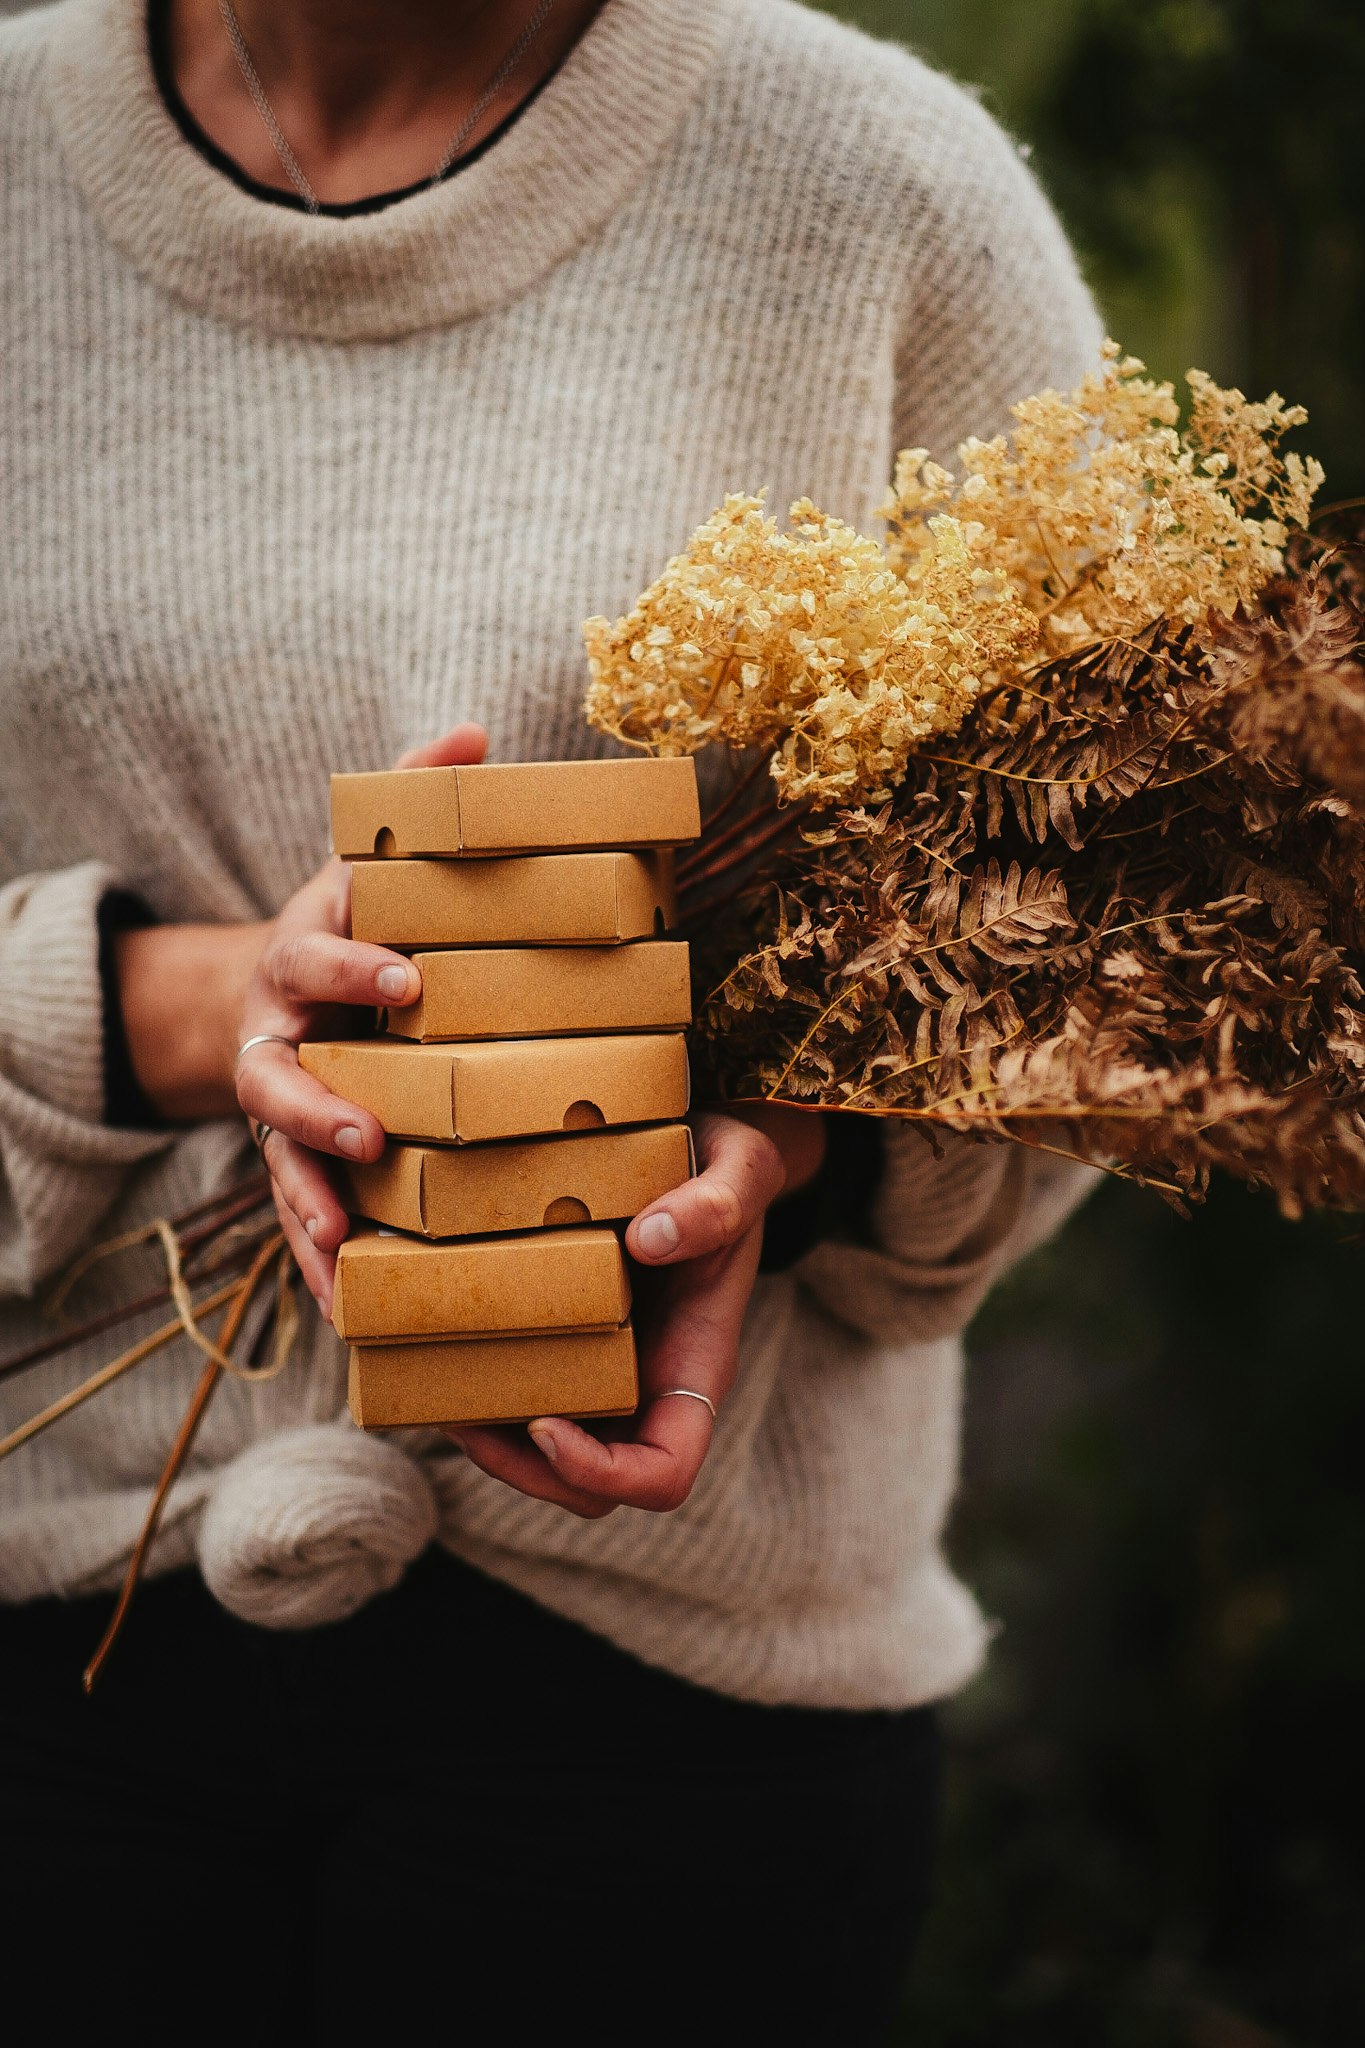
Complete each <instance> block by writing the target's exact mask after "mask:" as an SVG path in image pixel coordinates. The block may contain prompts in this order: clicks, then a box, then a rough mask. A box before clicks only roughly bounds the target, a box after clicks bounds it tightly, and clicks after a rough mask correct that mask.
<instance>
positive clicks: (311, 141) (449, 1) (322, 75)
mask: <svg viewBox="0 0 1365 2048" xmlns="http://www.w3.org/2000/svg"><path fill="white" fill-rule="evenodd" d="M600 5H601V0H555V4H554V5H553V6H552V8H551V10H550V13H549V15H548V17H547V19H546V20H545V22H544V25H543V26H542V27H541V29H540V30H539V32H538V33H537V35H536V39H535V42H534V44H533V45H532V47H531V48H530V49H529V50H528V51H527V53H526V55H525V58H524V60H523V62H521V63H520V64H519V65H518V66H517V68H516V71H515V72H514V74H513V75H512V76H511V77H510V78H508V80H507V81H506V83H505V85H504V86H503V88H502V89H501V90H500V91H499V93H498V95H497V97H496V99H495V100H494V101H493V102H492V103H490V105H489V106H488V108H487V109H486V111H485V112H484V114H483V115H482V117H481V118H480V119H479V121H478V123H477V125H476V127H475V128H473V129H472V130H471V132H470V133H469V135H468V137H467V138H466V146H467V147H471V148H472V147H473V146H474V145H475V144H476V143H478V142H479V141H480V140H481V139H482V138H483V136H484V135H486V134H488V133H489V132H491V130H492V129H493V128H495V127H496V126H497V124H498V123H499V122H500V121H502V120H504V119H505V118H506V116H507V115H508V114H509V113H510V112H511V111H512V110H513V109H514V108H515V107H516V106H517V105H518V103H519V102H520V101H521V100H522V99H523V98H524V97H525V96H526V94H527V93H528V92H529V91H531V90H532V89H533V87H534V86H535V85H536V84H537V83H538V82H539V81H540V80H541V79H542V78H543V77H544V76H545V75H546V74H547V72H548V71H549V70H551V69H552V68H553V67H554V66H555V65H556V64H557V63H558V62H559V61H560V60H561V59H562V58H563V57H564V56H565V55H566V54H567V52H568V50H569V49H570V48H571V46H572V44H573V43H574V42H575V41H576V40H577V38H578V37H579V36H580V35H581V34H582V32H583V30H584V29H585V28H586V27H587V25H588V23H589V21H590V20H591V18H592V16H593V15H594V14H595V13H596V12H597V10H598V7H599V6H600ZM234 8H235V12H236V15H237V19H238V21H239V23H240V25H241V30H242V35H243V37H244V39H245V42H246V45H247V48H248V50H249V52H250V55H251V60H252V63H253V64H254V66H255V69H256V72H257V74H258V76H259V78H260V81H261V84H262V87H263V88H264V91H265V93H266V96H267V98H268V100H269V103H270V107H271V111H272V112H273V114H274V116H275V118H276V120H277V121H278V123H279V125H280V128H281V129H282V131H283V133H284V135H285V136H286V138H287V140H288V142H289V145H290V148H291V149H292V150H293V152H294V154H295V156H296V158H297V159H298V162H299V164H300V166H301V167H302V169H303V171H304V173H305V175H306V176H307V178H308V181H309V183H310V184H311V185H312V187H313V189H314V190H315V191H316V192H317V194H318V196H319V197H320V198H321V199H323V200H324V201H329V202H338V203H346V202H349V201H353V200H356V199H363V198H366V197H368V196H369V195H370V194H372V193H375V192H383V191H389V190H394V189H397V188H398V187H401V186H404V185H407V184H415V183H417V182H418V181H420V179H421V178H422V177H424V176H425V175H426V174H427V173H428V172H429V171H430V170H431V168H432V166H433V165H434V164H435V163H436V161H437V160H438V158H439V157H440V155H441V152H442V150H443V148H444V147H445V145H446V144H447V143H448V141H449V139H450V137H451V136H452V135H453V134H454V133H455V132H456V131H457V130H458V128H459V126H460V124H461V122H462V121H463V120H465V119H466V118H467V117H468V115H469V113H470V112H471V110H472V109H473V108H474V107H475V106H476V105H477V103H478V101H479V99H480V97H481V96H482V94H483V93H484V92H485V91H486V89H487V87H488V85H489V84H490V82H491V80H492V78H493V76H494V74H495V73H496V72H497V69H498V67H499V65H500V64H501V63H502V61H503V59H504V58H505V57H506V56H507V54H508V52H509V51H510V50H511V49H512V47H513V45H514V44H515V43H516V41H517V39H518V37H519V36H520V35H521V34H522V33H523V31H524V30H525V29H527V28H528V27H529V25H530V24H531V23H532V22H533V20H534V19H535V18H536V16H537V14H538V13H539V11H540V0H405V4H404V5H403V6H401V7H395V6H393V5H392V4H391V0H234ZM170 55H171V65H172V68H173V71H174V74H175V80H176V85H177V88H178V90H179V91H180V93H181V96H182V97H183V99H184V100H185V103H186V105H187V106H188V107H189V109H190V112H191V113H192V114H193V115H194V117H195V119H196V120H197V121H198V122H199V124H200V126H201V127H202V128H203V129H204V130H205V132H206V133H207V134H208V135H209V136H211V137H212V139H213V140H214V141H215V142H216V143H217V144H218V145H219V147H220V148H221V149H223V150H225V151H226V153H227V154H228V155H229V156H231V157H232V158H233V160H234V161H235V162H236V163H238V164H240V165H241V167H242V169H243V170H245V171H246V172H248V174H249V175H250V176H252V177H253V178H255V179H256V180H257V181H258V182H259V183H262V184H266V185H271V186H274V187H277V188H279V189H281V190H287V189H289V187H290V180H289V178H288V175H287V173H286V172H285V171H284V170H283V168H282V166H281V164H280V160H279V158H278V156H277V155H276V154H275V150H274V146H273V144H272V142H271V140H270V137H269V135H268V133H267V132H266V129H265V127H264V125H263V124H262V122H261V119H260V115H259V114H258V112H257V110H256V108H255V106H254V105H253V103H252V100H251V96H250V94H249V92H248V90H247V87H246V84H245V82H244V80H243V78H242V74H241V72H240V70H239V68H238V65H237V61H236V58H235V56H234V54H233V51H232V46H231V44H230V42H229V40H228V37H227V35H226V33H225V30H224V26H223V22H222V17H221V14H220V9H219V0H171V13H170Z"/></svg>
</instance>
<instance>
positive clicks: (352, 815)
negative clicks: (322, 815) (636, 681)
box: [332, 758, 701, 859]
mask: <svg viewBox="0 0 1365 2048" xmlns="http://www.w3.org/2000/svg"><path fill="white" fill-rule="evenodd" d="M700 831H701V811H700V807H699V804H698V799H697V777H696V770H695V768H694V767H693V764H692V761H691V759H690V758H681V759H676V760H667V761H655V760H646V759H640V760H627V761H516V762H484V763H481V764H480V765H479V766H477V767H472V768H401V769H387V770H384V771H382V772H379V773H371V774H361V775H334V776H333V777H332V843H333V845H334V847H335V848H336V851H337V852H338V853H339V854H343V855H345V856H346V857H347V858H348V859H365V858H371V859H373V858H375V857H379V858H392V857H393V856H395V855H397V856H399V857H400V858H408V857H411V856H412V855H414V854H439V855H444V856H446V857H447V858H450V857H453V856H456V855H459V854H475V855H477V854H489V853H552V852H554V851H556V850H558V849H564V848H575V847H577V848H582V849H585V850H586V849H589V848H593V847H602V848H608V849H609V848H614V847H638V846H681V845H683V844H685V843H686V842H687V841H688V840H691V839H695V838H696V837H697V835H698V834H699V832H700Z"/></svg>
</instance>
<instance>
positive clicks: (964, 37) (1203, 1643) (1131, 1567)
mask: <svg viewBox="0 0 1365 2048" xmlns="http://www.w3.org/2000/svg"><path fill="white" fill-rule="evenodd" d="M829 11H830V12H831V13H835V14H840V15H843V16H844V17H845V18H846V19H848V20H851V21H856V22H857V23H859V24H860V25H861V26H862V27H864V28H867V29H869V30H871V31H872V32H874V33H876V34H879V35H886V36H891V37H894V38H895V39H896V40H897V41H900V42H904V43H908V44H909V45H910V46H911V47H912V48H914V49H916V50H918V51H919V52H920V53H921V54H922V55H923V56H925V57H927V58H928V59H929V60H930V61H931V62H933V63H935V64H938V65H940V66H941V67H943V68H945V69H947V70H949V71H951V72H952V73H954V75H956V76H957V77H959V78H961V79H963V80H967V81H970V82H971V83H973V84H974V85H976V86H978V87H980V88H982V89H983V94H984V98H985V103H986V105H987V106H988V107H990V108H991V110H992V111H993V112H994V113H995V114H996V115H997V116H998V117H999V118H1000V119H1001V120H1003V121H1004V122H1005V124H1006V126H1007V127H1009V129H1010V130H1011V131H1012V132H1013V133H1014V134H1015V135H1016V136H1017V137H1018V138H1019V139H1020V140H1021V141H1022V142H1024V143H1026V144H1028V145H1030V146H1031V148H1032V152H1033V163H1034V166H1035V168H1036V169H1037V171H1038V172H1039V175H1040V176H1041V177H1042V179H1043V182H1044V184H1045V185H1046V186H1047V189H1048V190H1049V192H1050V193H1051V195H1052V197H1053V199H1054V201H1055V203H1056V205H1057V206H1058V208H1059V210H1060V212H1061V214H1062V217H1063V219H1064V220H1065V221H1066V223H1067V226H1068V227H1069V229H1070V231H1071V234H1072V236H1073V238H1074V240H1075V241H1076V243H1077V246H1078V248H1079V250H1080V252H1081V256H1082V260H1083V262H1084V265H1085V268H1086V271H1087V274H1088V276H1089V277H1090V279H1091V281H1092V283H1093V284H1094V286H1095V289H1096V291H1097V293H1098V295H1099V298H1100V301H1101V303H1102V305H1103V307H1104V309H1105V313H1106V317H1107V320H1108V324H1109V328H1110V331H1111V333H1113V334H1114V335H1115V336H1116V337H1117V338H1118V339H1119V340H1121V341H1122V342H1123V343H1124V344H1125V345H1126V346H1127V347H1128V348H1130V349H1132V350H1133V351H1134V352H1135V353H1137V354H1139V355H1142V356H1144V357H1145V358H1146V359H1147V360H1148V361H1149V362H1150V363H1151V365H1152V366H1153V368H1154V369H1156V370H1158V371H1159V372H1160V373H1161V374H1162V375H1164V376H1171V377H1180V376H1181V375H1183V373H1184V371H1185V370H1186V369H1187V368H1188V367H1189V366H1190V365H1191V364H1192V363H1197V364H1199V365H1200V366H1201V367H1202V368H1204V369H1207V370H1209V371H1210V372H1212V374H1213V375H1215V376H1216V377H1218V378H1219V379H1220V380H1221V381H1223V382H1235V383H1239V384H1241V385H1242V386H1243V387H1244V388H1245V389H1248V390H1250V391H1252V392H1254V393H1255V394H1256V395H1258V396H1259V395H1262V394H1263V393H1264V392H1266V391H1268V390H1270V389H1271V388H1272V387H1278V388H1279V389H1280V390H1282V391H1284V392H1285V393H1286V394H1287V395H1289V396H1291V397H1293V398H1295V399H1298V400H1300V401H1301V402H1302V403H1304V404H1306V405H1308V406H1309V407H1310V409H1311V412H1312V423H1311V426H1310V428H1309V429H1308V430H1307V432H1306V433H1305V434H1304V435H1302V436H1301V437H1300V439H1301V440H1302V441H1303V443H1304V445H1306V446H1310V447H1311V448H1313V449H1314V451H1315V452H1317V453H1318V454H1319V455H1321V456H1322V458H1323V459H1324V460H1325V462H1326V464H1327V469H1328V479H1329V489H1328V496H1329V497H1332V498H1343V497H1348V496H1355V495H1357V494H1360V493H1362V492H1365V406H1363V405H1362V402H1361V391H1360V369H1359V366H1360V363H1361V360H1362V345H1361V335H1362V330H1363V329H1365V255H1363V253H1362V231H1363V224H1365V151H1362V148H1361V130H1362V125H1363V124H1362V120H1361V109H1362V104H1363V103H1365V8H1361V7H1360V6H1359V5H1358V4H1353V5H1351V6H1347V5H1345V4H1342V0H1316V4H1314V5H1312V6H1308V5H1303V4H1291V0H1142V4H1137V5H1135V4H1133V0H829ZM1363 1314H1365V1248H1363V1247H1362V1237H1361V1232H1360V1229H1359V1226H1357V1225H1351V1224H1341V1223H1336V1224H1332V1223H1327V1222H1322V1221H1319V1222H1312V1223H1308V1224H1299V1225H1291V1224H1288V1223H1284V1222H1282V1221H1281V1220H1280V1219H1279V1218H1278V1217H1277V1216H1276V1214H1275V1213H1274V1211H1273V1209H1272V1208H1271V1207H1270V1206H1269V1205H1268V1204H1267V1203H1265V1202H1262V1201H1257V1200H1254V1199H1252V1198H1251V1197H1249V1196H1247V1195H1244V1194H1242V1193H1241V1192H1240V1191H1238V1190H1236V1189H1234V1188H1231V1187H1220V1188H1218V1189H1216V1190H1215V1191H1214V1194H1213V1196H1212V1198H1211V1199H1210V1201H1209V1203H1208V1205H1207V1206H1206V1207H1205V1208H1204V1209H1203V1210H1201V1211H1200V1212H1199V1213H1198V1214H1197V1215H1196V1216H1195V1217H1194V1218H1193V1219H1192V1220H1190V1221H1183V1220H1181V1219H1180V1218H1178V1217H1175V1216H1173V1215H1171V1214H1170V1213H1169V1212H1168V1211H1167V1210H1166V1209H1165V1208H1164V1207H1163V1205H1162V1204H1161V1203H1160V1202H1159V1201H1158V1200H1157V1199H1156V1198H1155V1197H1154V1196H1144V1195H1142V1194H1139V1193H1137V1192H1135V1191H1132V1190H1129V1189H1125V1188H1122V1187H1119V1186H1117V1185H1110V1186H1107V1187H1106V1188H1105V1189H1104V1190H1103V1191H1102V1192H1101V1194H1100V1195H1099V1196H1098V1198H1097V1199H1096V1200H1095V1201H1094V1202H1093V1203H1092V1204H1091V1205H1090V1206H1089V1207H1088V1208H1087V1209H1086V1210H1084V1211H1083V1212H1082V1214H1081V1215H1080V1216H1079V1217H1078V1218H1077V1219H1076V1220H1075V1221H1074V1223H1073V1224H1072V1225H1071V1226H1070V1228H1069V1229H1068V1230H1067V1231H1066V1233H1065V1234H1064V1235H1063V1236H1062V1238H1061V1239H1060V1240H1059V1241H1058V1242H1057V1243H1056V1244H1054V1245H1053V1246H1051V1247H1049V1248H1048V1249H1047V1251H1046V1252H1044V1253H1043V1254H1042V1255H1041V1256H1040V1257H1038V1258H1037V1259H1035V1260H1034V1261H1033V1263H1032V1265H1031V1266H1030V1267H1029V1268H1027V1269H1026V1270H1024V1271H1023V1272H1021V1273H1020V1274H1018V1275H1017V1276H1016V1277H1015V1278H1014V1279H1013V1280H1012V1281H1011V1282H1010V1283H1009V1284H1008V1285H1007V1286H1006V1287H1005V1288H1003V1289H1002V1290H1001V1291H1000V1293H999V1294H998V1295H997V1296H996V1297H995V1298H994V1299H993V1300H992V1301H991V1303H990V1304H989V1305H988V1307H987V1309H986V1311H985V1312H984V1313H983V1314H982V1316H981V1317H980V1318H979V1320H978V1322H977V1324H976V1327H975V1329H974V1332H973V1338H972V1345H971V1350H972V1376H971V1385H970V1397H969V1403H968V1416H967V1438H966V1479H965V1485H964V1490H963V1495H962V1498H961V1501H960V1503H959V1506H958V1509H957V1513H956V1517H955V1520H954V1523H953V1529H952V1544H951V1547H952V1553H953V1557H954V1560H955V1562H956V1563H957V1565H958V1566H959V1568H960V1569H961V1570H962V1571H964V1572H965V1574H966V1576H967V1577H968V1578H969V1579H970V1580H971V1582H972V1583H973V1584H974V1585H975V1587H976V1588H977V1590H978V1591H979V1593H980V1594H981V1596H982V1598H983V1600H984V1602H985V1604H986V1606H987V1608H988V1610H989V1612H990V1613H991V1614H992V1615H993V1616H995V1617H996V1618H997V1619H998V1620H999V1621H1000V1623H1001V1625H1002V1627H1001V1634H1000V1637H999V1640H998V1642H997V1643H996V1646H995V1651H994V1655H993V1658H992V1662H991V1665H990V1668H989V1670H988V1672H987V1673H986V1675H985V1676H984V1678H982V1679H981V1680H980V1681H979V1682H978V1683H977V1684H976V1685H975V1686H974V1687H973V1688H971V1690H970V1691H969V1692H968V1693H967V1694H965V1695H964V1696H963V1698H961V1699H960V1700H958V1701H957V1702H955V1703H954V1705H953V1706H952V1708H951V1709H950V1712H949V1716H948V1719H949V1726H950V1742H951V1761H950V1767H949V1784H948V1811H947V1823H946V1838H945V1843H944V1852H943V1859H942V1869H941V1874H940V1886H939V1898H938V1903H937V1905H936V1907H935V1909H934V1911H933V1913H932V1916H931V1919H930V1921H929V1924H928V1926H927V1929H926V1933H925V1936H924V1940H923V1943H922V1946H921V1949H920V1954H919V1957H918V1961H917V1967H916V1973H915V1978H914V1983H913V1986H912V1989H911V1991H910V1993H909V1996H908V2000H907V2004H906V2010H905V2016H904V2021H903V2026H902V2032H901V2036H900V2039H901V2040H902V2041H903V2042H904V2043H905V2044H906V2048H910V2044H914V2048H1072V2044H1076V2048H1082V2044H1084V2048H1271V2044H1279V2048H1328V2044H1332V2048H1335V2044H1337V2043H1342V2044H1345V2043H1347V2042H1350V2043H1352V2044H1355V2043H1357V2042H1359V2041H1360V2040H1361V2039H1362V2038H1365V1877H1363V1875H1362V1864H1361V1856H1360V1847H1359V1836H1360V1829H1359V1823H1358V1820H1357V1818H1356V1816H1355V1814H1354V1813H1353V1812H1352V1811H1351V1806H1350V1801H1351V1800H1352V1798H1353V1797H1354V1798H1355V1799H1357V1800H1358V1799H1359V1797H1360V1793H1361V1789H1362V1772H1361V1769H1360V1764H1359V1752H1360V1745H1361V1737H1362V1732H1363V1731H1365V1650H1363V1649H1362V1634H1363V1633H1365V1631H1362V1615H1361V1606H1362V1602H1361V1587H1362V1585H1365V1497H1363V1495H1362V1488H1361V1485H1360V1478H1359V1473H1360V1465H1361V1452H1362V1449H1365V1431H1362V1428H1361V1422H1362V1400H1361V1383H1362V1377H1365V1371H1363V1369H1365V1341H1363V1340H1362V1319H1363Z"/></svg>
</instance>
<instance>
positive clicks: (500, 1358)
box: [347, 1323, 640, 1429]
mask: <svg viewBox="0 0 1365 2048" xmlns="http://www.w3.org/2000/svg"><path fill="white" fill-rule="evenodd" d="M347 1392H348V1395H349V1399H350V1409H351V1417H352V1420H353V1421H355V1422H356V1423H358V1424H359V1426H360V1428H361V1429H402V1428H409V1429H413V1428H420V1427H426V1428H432V1427H435V1426H438V1425H440V1424H442V1423H463V1424H467V1425H468V1424H474V1423H479V1422H530V1421H532V1420H534V1418H535V1417H536V1416H537V1415H575V1416H577V1417H579V1419H580V1420H586V1419H587V1418H589V1417H590V1416H602V1415H633V1414H634V1412H635V1409H636V1407H637V1405H638V1403H639V1399H640V1390H639V1382H638V1380H637V1378H636V1371H635V1339H634V1336H633V1335H632V1332H631V1327H630V1324H629V1323H625V1324H623V1325H622V1327H621V1328H620V1329H619V1330H607V1331H598V1332H577V1331H575V1332H574V1333H572V1334H571V1335H568V1336H560V1337H472V1338H466V1339H465V1340H464V1341H463V1342H461V1343H446V1344H439V1343H430V1344H357V1345H353V1346H352V1347H351V1371H350V1382H349V1386H348V1389H347Z"/></svg>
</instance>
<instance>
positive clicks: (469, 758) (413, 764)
mask: <svg viewBox="0 0 1365 2048" xmlns="http://www.w3.org/2000/svg"><path fill="white" fill-rule="evenodd" d="M487 752H488V734H487V733H486V732H485V731H484V729H483V727H482V726H481V725H472V724H469V723H466V724H464V725H455V726H452V727H451V729H450V731H449V732H447V733H443V734H442V735H441V737H440V739H438V740H428V741H427V743H426V745H425V746H424V747H409V748H408V751H407V753H406V754H400V755H399V757H398V761H397V763H396V765H397V766H398V767H399V768H472V767H474V766H475V765H476V764H477V763H478V762H480V761H482V759H483V757H484V755H485V754H486V753H487Z"/></svg>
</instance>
